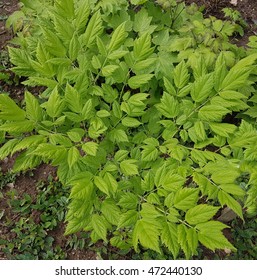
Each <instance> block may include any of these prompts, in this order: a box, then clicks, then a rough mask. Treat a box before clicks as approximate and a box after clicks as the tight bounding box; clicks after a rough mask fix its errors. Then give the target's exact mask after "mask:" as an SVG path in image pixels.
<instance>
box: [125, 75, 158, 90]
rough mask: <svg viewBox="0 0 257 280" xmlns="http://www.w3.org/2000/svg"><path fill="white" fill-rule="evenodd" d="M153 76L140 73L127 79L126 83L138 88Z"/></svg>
mask: <svg viewBox="0 0 257 280" xmlns="http://www.w3.org/2000/svg"><path fill="white" fill-rule="evenodd" d="M152 77H153V74H141V75H136V76H133V77H131V78H129V80H128V85H129V87H130V88H132V89H136V88H140V87H141V86H143V85H145V84H147V83H148V82H149V81H150V80H151V79H152Z"/></svg>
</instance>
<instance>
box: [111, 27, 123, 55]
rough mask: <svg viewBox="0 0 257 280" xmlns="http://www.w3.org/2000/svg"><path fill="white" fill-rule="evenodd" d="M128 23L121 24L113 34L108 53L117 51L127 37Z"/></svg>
mask: <svg viewBox="0 0 257 280" xmlns="http://www.w3.org/2000/svg"><path fill="white" fill-rule="evenodd" d="M125 25H126V22H123V23H121V24H120V25H119V26H118V27H117V28H116V29H115V30H114V32H113V34H112V38H111V41H110V44H109V46H108V52H109V53H111V52H113V51H115V50H117V49H118V48H119V47H120V46H121V45H122V43H123V42H124V40H125V39H126V37H127V32H126V30H125Z"/></svg>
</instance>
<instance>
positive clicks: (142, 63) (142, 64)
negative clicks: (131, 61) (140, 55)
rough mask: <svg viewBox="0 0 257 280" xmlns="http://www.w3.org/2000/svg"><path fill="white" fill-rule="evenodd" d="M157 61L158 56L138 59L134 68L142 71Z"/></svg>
mask: <svg viewBox="0 0 257 280" xmlns="http://www.w3.org/2000/svg"><path fill="white" fill-rule="evenodd" d="M156 61H157V59H156V58H147V59H145V60H141V61H138V62H137V63H136V64H135V65H134V66H133V68H132V70H133V72H135V73H136V72H137V71H142V70H145V69H147V68H148V67H150V66H152V65H153V64H154V63H155V62H156Z"/></svg>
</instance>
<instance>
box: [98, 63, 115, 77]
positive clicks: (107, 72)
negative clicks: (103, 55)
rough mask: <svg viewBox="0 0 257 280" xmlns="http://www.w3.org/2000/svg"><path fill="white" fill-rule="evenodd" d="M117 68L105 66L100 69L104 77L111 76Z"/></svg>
mask: <svg viewBox="0 0 257 280" xmlns="http://www.w3.org/2000/svg"><path fill="white" fill-rule="evenodd" d="M118 68H119V66H118V65H106V66H104V67H103V68H102V74H103V76H104V77H109V76H111V75H112V74H113V73H114V72H115V71H116V70H117V69H118Z"/></svg>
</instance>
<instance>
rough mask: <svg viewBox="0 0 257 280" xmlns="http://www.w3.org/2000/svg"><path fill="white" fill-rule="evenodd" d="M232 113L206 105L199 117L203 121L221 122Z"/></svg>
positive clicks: (216, 106)
mask: <svg viewBox="0 0 257 280" xmlns="http://www.w3.org/2000/svg"><path fill="white" fill-rule="evenodd" d="M229 112H230V111H229V110H228V109H227V108H225V107H222V106H218V105H205V106H203V107H202V108H201V109H200V110H199V113H198V116H199V118H200V119H201V120H203V121H211V122H215V121H216V122H220V121H221V120H222V118H223V117H224V116H225V115H226V114H228V113H229Z"/></svg>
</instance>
